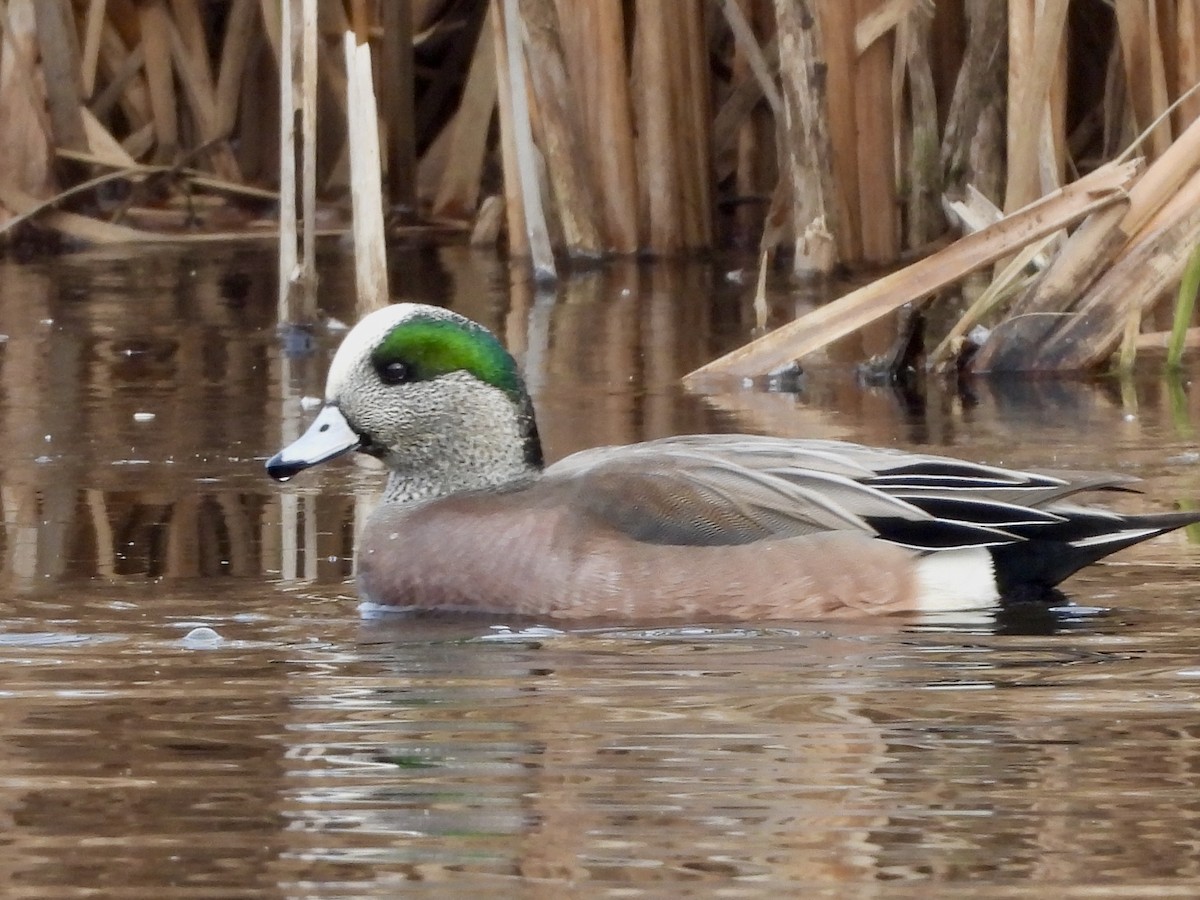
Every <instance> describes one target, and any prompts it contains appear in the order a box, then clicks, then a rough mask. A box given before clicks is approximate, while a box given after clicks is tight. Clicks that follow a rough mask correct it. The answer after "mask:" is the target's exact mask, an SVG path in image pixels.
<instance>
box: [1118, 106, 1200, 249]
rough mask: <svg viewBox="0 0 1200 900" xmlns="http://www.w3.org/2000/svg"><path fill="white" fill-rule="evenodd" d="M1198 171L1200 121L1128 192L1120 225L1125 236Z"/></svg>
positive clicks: (1148, 218) (1193, 123)
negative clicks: (1127, 210) (1126, 213)
mask: <svg viewBox="0 0 1200 900" xmlns="http://www.w3.org/2000/svg"><path fill="white" fill-rule="evenodd" d="M1197 169H1200V119H1198V120H1196V121H1194V122H1192V124H1191V125H1189V126H1188V127H1187V130H1186V131H1184V132H1183V134H1181V135H1180V136H1179V137H1178V138H1177V139H1176V140H1175V141H1174V142H1173V143H1172V144H1171V146H1170V147H1169V148H1167V150H1166V151H1165V152H1164V153H1163V154H1162V155H1161V156H1160V157H1159V158H1158V159H1156V160H1155V161H1154V163H1153V164H1152V165H1151V166H1150V167H1149V168H1147V169H1146V174H1145V175H1143V176H1142V177H1141V178H1139V179H1138V182H1137V184H1135V185H1134V186H1133V188H1132V189H1131V190H1130V191H1129V214H1128V216H1127V217H1126V219H1125V221H1124V222H1123V223H1122V226H1121V227H1122V229H1123V230H1124V231H1125V233H1126V234H1129V235H1133V234H1135V233H1136V232H1137V231H1138V230H1139V229H1141V228H1142V227H1143V226H1145V224H1146V223H1147V222H1148V221H1149V220H1150V218H1151V216H1153V215H1154V214H1155V213H1156V212H1157V211H1158V210H1159V209H1160V208H1161V207H1162V206H1163V205H1164V204H1165V203H1166V202H1167V201H1168V200H1169V199H1170V198H1171V196H1172V195H1174V194H1175V193H1176V192H1177V191H1178V190H1179V188H1180V186H1181V185H1182V184H1183V183H1184V182H1185V181H1187V180H1188V179H1189V178H1190V177H1191V175H1192V173H1193V172H1195V171H1196V170H1197Z"/></svg>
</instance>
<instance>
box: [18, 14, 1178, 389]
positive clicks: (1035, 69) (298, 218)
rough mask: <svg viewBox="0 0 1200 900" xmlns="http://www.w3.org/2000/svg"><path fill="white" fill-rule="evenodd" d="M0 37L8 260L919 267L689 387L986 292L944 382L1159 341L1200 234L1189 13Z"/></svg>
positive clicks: (241, 23) (307, 18)
mask: <svg viewBox="0 0 1200 900" xmlns="http://www.w3.org/2000/svg"><path fill="white" fill-rule="evenodd" d="M0 29H2V30H3V41H2V43H0V122H2V123H3V125H4V127H3V128H2V129H0V239H5V240H7V241H8V242H9V243H10V244H11V245H13V246H17V247H18V248H20V247H23V246H28V245H29V243H30V242H31V241H32V242H34V243H38V242H43V241H46V240H52V239H54V240H63V241H66V242H67V243H68V244H70V243H74V242H85V243H95V242H109V241H149V240H161V239H171V240H179V239H193V240H211V239H214V238H220V239H223V238H228V237H241V238H246V237H254V236H265V237H270V238H274V237H275V236H282V238H283V240H282V242H281V243H282V246H283V247H284V250H283V252H282V255H281V284H282V285H283V290H282V292H281V312H285V311H287V310H288V309H290V307H289V305H288V302H287V301H288V288H289V286H291V287H298V286H299V287H305V286H307V287H311V282H312V279H313V273H312V271H311V258H312V245H311V241H312V240H313V238H314V237H315V236H316V235H318V234H320V233H322V232H340V231H344V230H348V229H350V228H353V229H354V231H355V233H356V243H357V244H360V245H361V246H360V247H359V250H360V252H361V253H362V254H363V256H364V260H365V262H364V266H367V262H369V261H370V260H371V259H372V258H373V259H374V263H373V265H374V267H375V270H374V273H373V274H372V272H371V269H370V267H369V266H367V269H366V272H367V274H366V275H364V277H363V278H362V279H361V280H360V283H359V290H360V294H362V293H366V294H374V295H375V296H376V298H378V297H381V296H386V284H381V283H380V278H381V277H382V275H381V273H380V271H379V269H381V268H382V266H381V262H380V260H381V259H382V252H381V250H376V251H371V250H370V249H368V245H372V246H376V247H381V245H382V240H383V237H384V236H385V235H386V234H389V233H390V234H393V235H394V234H396V233H397V232H400V231H403V230H406V229H413V228H420V229H435V230H447V231H451V232H461V233H463V234H466V235H469V236H470V240H472V241H473V242H474V243H476V244H478V245H481V246H503V247H505V248H506V249H507V252H508V253H510V254H511V255H512V256H514V257H519V258H528V259H529V260H530V261H531V263H532V265H533V267H534V270H535V272H536V273H537V274H538V275H539V276H540V277H543V278H547V279H552V278H553V277H555V273H556V271H557V268H558V266H560V265H561V264H562V261H563V260H564V259H570V258H578V257H599V256H606V255H613V254H635V253H641V254H653V255H660V256H669V255H674V254H682V253H697V252H704V251H708V250H712V249H719V248H729V247H733V248H742V249H753V250H755V251H756V252H758V253H759V254H760V264H761V266H762V270H763V272H764V273H765V271H766V268H767V266H769V265H770V264H771V263H772V261H773V260H775V259H777V258H778V259H779V260H781V261H785V262H786V264H788V265H790V267H791V269H792V271H794V272H795V273H796V274H797V275H798V276H820V275H823V274H826V273H829V272H830V271H832V270H834V269H835V268H838V267H849V268H859V267H864V266H879V267H888V268H889V269H895V268H896V267H897V266H900V265H902V264H904V263H906V262H907V261H908V260H910V259H917V260H919V261H918V262H916V263H914V264H912V265H909V266H906V267H904V268H902V269H900V270H899V271H896V272H894V273H893V274H892V275H889V276H887V277H885V278H882V279H880V280H879V281H876V282H874V283H873V284H872V285H870V286H868V287H867V288H865V289H863V291H859V292H856V293H855V294H853V295H850V296H848V297H846V298H842V299H840V300H838V301H835V302H834V303H832V304H830V306H828V307H824V308H822V309H821V310H818V311H817V312H816V313H814V314H813V316H812V317H806V318H802V319H800V320H798V321H797V322H796V323H793V324H792V325H790V326H788V327H786V328H784V329H780V330H779V331H777V332H773V333H772V334H771V335H768V336H767V338H765V339H763V340H764V341H766V343H763V342H756V343H753V344H751V345H750V346H749V347H747V348H744V349H743V350H742V351H739V352H738V353H737V354H733V355H731V356H730V357H727V358H724V359H722V360H718V361H716V362H715V363H713V364H711V365H710V366H707V367H705V369H704V370H700V371H699V372H697V373H694V378H695V379H700V378H703V377H707V376H710V375H713V374H736V375H746V374H761V373H763V372H769V371H772V370H774V369H778V368H780V367H781V366H786V365H787V364H788V363H790V362H791V361H793V360H795V359H796V358H798V357H802V356H804V355H806V354H807V353H810V352H813V351H815V350H817V349H820V348H821V347H823V346H824V345H825V344H827V343H828V342H829V341H831V340H833V339H835V338H837V337H839V336H841V335H843V334H845V333H847V332H848V331H849V330H853V329H854V328H858V327H861V325H863V324H865V323H866V322H869V321H872V320H874V319H875V318H878V317H879V316H882V315H885V314H886V313H888V312H890V311H891V310H893V309H895V308H897V307H899V306H901V305H903V304H905V303H912V302H916V301H924V300H925V299H927V298H929V297H931V296H934V295H943V294H953V293H956V292H957V290H958V285H959V284H960V283H961V282H962V280H963V279H964V278H965V277H966V276H967V275H969V274H970V273H971V272H977V271H981V270H985V271H987V272H989V273H993V274H992V275H990V276H989V277H988V278H987V279H986V280H985V281H984V284H985V285H986V290H984V291H983V294H982V296H981V297H979V298H978V301H977V302H976V303H975V304H974V305H973V306H971V308H969V309H967V310H966V311H965V313H964V314H963V315H962V316H961V317H960V318H959V320H958V321H957V323H953V325H952V327H949V328H948V329H947V328H943V329H942V333H941V334H939V335H935V336H934V342H935V343H936V344H937V346H936V347H934V349H933V350H932V351H931V352H930V354H929V355H928V362H929V365H931V366H947V365H952V364H954V363H956V362H957V363H958V364H961V365H970V366H972V367H974V368H976V369H988V370H1030V369H1033V370H1077V369H1089V368H1096V367H1099V366H1101V365H1104V364H1105V363H1106V362H1107V361H1108V360H1109V358H1110V357H1111V356H1112V355H1113V353H1114V351H1116V350H1118V349H1119V350H1120V356H1119V358H1120V359H1121V360H1122V361H1123V362H1124V363H1125V364H1129V363H1130V362H1131V361H1132V359H1133V355H1134V353H1135V352H1136V351H1137V349H1138V348H1141V347H1152V346H1159V345H1165V344H1166V343H1167V342H1168V339H1167V337H1166V336H1165V335H1166V331H1167V328H1168V327H1169V326H1170V325H1171V324H1172V323H1171V321H1170V318H1169V316H1166V317H1165V318H1164V316H1165V315H1166V314H1163V313H1161V312H1160V311H1159V310H1160V307H1161V304H1159V301H1160V300H1161V299H1162V298H1163V297H1167V296H1174V294H1175V291H1176V289H1177V287H1178V285H1179V283H1180V279H1181V276H1182V273H1183V271H1184V268H1185V266H1186V264H1187V260H1188V258H1189V255H1190V254H1191V251H1192V248H1193V247H1194V246H1196V245H1197V243H1200V241H1198V240H1197V239H1198V238H1200V175H1197V170H1198V169H1200V125H1197V124H1196V119H1197V114H1198V113H1200V95H1198V94H1196V93H1190V92H1192V91H1193V88H1194V86H1195V85H1196V84H1197V83H1198V82H1200V0H1075V2H1073V3H1068V0H1009V2H1007V3H1005V2H997V0H938V2H933V0H671V2H666V0H491V2H487V0H349V2H346V3H343V2H341V0H226V2H199V0H0ZM281 98H282V100H281ZM1081 179H1083V181H1081ZM1086 179H1092V180H1090V181H1089V180H1086ZM1072 185H1079V187H1078V188H1076V189H1074V190H1072V188H1071V186H1072ZM297 222H299V223H301V224H300V226H299V227H297ZM298 238H299V241H298ZM372 254H374V256H373V257H372ZM1179 309H1180V310H1181V311H1182V310H1184V309H1186V310H1187V311H1188V312H1189V315H1190V304H1187V303H1180V304H1179ZM979 323H984V324H988V325H991V326H994V327H993V328H992V329H991V331H990V332H989V333H988V334H987V336H986V338H980V337H979V332H975V335H974V337H972V328H973V327H974V326H975V325H976V324H979ZM1188 324H1189V323H1188V322H1187V321H1186V320H1181V321H1180V322H1178V323H1175V331H1176V338H1175V346H1176V347H1177V348H1178V350H1177V351H1176V355H1175V356H1174V357H1173V358H1174V359H1176V360H1177V359H1178V352H1181V351H1182V348H1183V347H1184V346H1185V345H1187V344H1188V343H1189V342H1193V343H1194V342H1196V341H1197V337H1196V334H1195V333H1189V331H1188V330H1187V326H1188ZM968 349H969V350H970V353H969V354H967V352H966V351H967V350H968Z"/></svg>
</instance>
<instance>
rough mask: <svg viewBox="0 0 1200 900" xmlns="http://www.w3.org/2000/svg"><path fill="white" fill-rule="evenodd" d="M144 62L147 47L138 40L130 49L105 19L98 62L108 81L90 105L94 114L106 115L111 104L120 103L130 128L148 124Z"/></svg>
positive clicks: (148, 113) (147, 90)
mask: <svg viewBox="0 0 1200 900" xmlns="http://www.w3.org/2000/svg"><path fill="white" fill-rule="evenodd" d="M145 62H146V51H145V49H144V48H143V47H142V45H141V44H140V43H139V44H138V45H137V46H136V47H134V48H133V50H129V49H128V48H127V47H126V46H125V42H124V41H123V40H122V39H121V35H120V33H119V32H118V31H117V29H116V28H114V27H113V26H112V25H111V24H110V23H105V26H104V31H103V33H102V35H101V38H100V65H101V67H102V68H103V71H104V75H105V77H106V79H107V84H105V86H104V89H103V90H102V91H101V92H100V93H99V94H98V95H97V96H96V97H95V99H93V100H92V102H91V105H90V107H89V108H90V109H91V111H92V113H93V114H94V115H95V116H96V117H97V118H100V119H106V118H108V115H109V112H110V111H111V110H112V108H113V107H114V106H117V105H120V107H121V112H122V114H123V115H124V116H125V118H126V119H127V120H128V122H129V127H130V128H131V129H132V130H135V131H136V130H137V129H139V128H141V127H142V126H144V125H149V124H151V121H150V120H151V118H152V116H151V112H150V91H149V88H148V87H147V86H146V79H145V77H144V76H143V74H142V69H143V67H144V65H145Z"/></svg>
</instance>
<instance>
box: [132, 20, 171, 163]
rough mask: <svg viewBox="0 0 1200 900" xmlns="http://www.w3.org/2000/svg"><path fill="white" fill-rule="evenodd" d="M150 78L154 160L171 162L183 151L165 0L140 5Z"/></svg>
mask: <svg viewBox="0 0 1200 900" xmlns="http://www.w3.org/2000/svg"><path fill="white" fill-rule="evenodd" d="M137 9H138V22H139V24H140V26H141V35H142V48H143V50H144V51H145V54H146V64H145V70H146V82H147V85H148V86H149V89H150V121H152V122H153V123H154V137H155V141H156V146H155V148H154V157H153V159H154V162H157V163H164V164H167V165H169V164H171V163H173V162H175V157H176V155H177V154H178V152H179V114H178V112H177V110H176V106H175V76H174V73H173V72H172V71H171V42H170V26H171V18H170V16H169V15H168V14H167V6H166V3H165V2H164V0H148V2H145V3H142V4H139V5H138V8H137Z"/></svg>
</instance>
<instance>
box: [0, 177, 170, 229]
mask: <svg viewBox="0 0 1200 900" xmlns="http://www.w3.org/2000/svg"><path fill="white" fill-rule="evenodd" d="M0 205H3V207H4V208H5V209H7V210H9V211H10V212H12V213H14V214H16V215H18V216H20V217H21V218H29V217H31V216H32V215H34V214H37V215H38V221H40V222H41V223H42V224H43V225H45V226H46V227H47V228H50V229H52V230H54V231H58V232H60V233H62V234H65V235H66V236H67V237H70V238H74V239H75V240H78V241H82V242H83V243H85V244H126V243H146V242H148V241H160V240H170V238H164V237H163V236H162V235H159V234H155V233H154V232H148V231H141V230H140V229H137V228H130V227H129V226H127V225H114V224H113V223H111V222H101V221H100V220H98V219H92V218H89V217H87V216H81V215H78V214H77V213H71V212H64V211H62V210H57V209H47V208H46V204H45V202H44V201H42V200H39V199H38V198H36V197H32V196H30V195H29V194H26V193H25V192H24V191H22V190H21V189H20V188H16V187H13V186H12V185H10V184H4V183H2V182H0Z"/></svg>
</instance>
